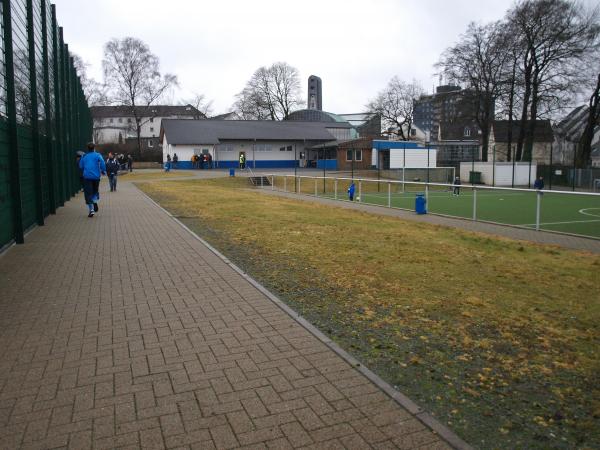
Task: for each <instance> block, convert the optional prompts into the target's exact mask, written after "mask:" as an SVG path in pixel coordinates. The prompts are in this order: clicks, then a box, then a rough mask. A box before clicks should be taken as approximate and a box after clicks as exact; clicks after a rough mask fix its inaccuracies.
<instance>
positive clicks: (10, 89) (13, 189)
mask: <svg viewBox="0 0 600 450" xmlns="http://www.w3.org/2000/svg"><path fill="white" fill-rule="evenodd" d="M2 29H3V30H4V35H3V38H4V64H5V67H6V70H5V79H6V114H7V125H8V144H9V153H8V160H9V164H10V168H11V170H9V171H8V172H9V180H10V193H11V202H12V222H13V223H12V225H13V234H14V238H15V242H16V243H17V244H22V243H23V242H25V239H24V230H23V209H22V207H21V205H22V193H21V179H20V173H21V170H20V161H19V141H18V138H17V103H16V94H15V67H14V61H13V41H12V39H13V32H12V14H11V2H10V0H2Z"/></svg>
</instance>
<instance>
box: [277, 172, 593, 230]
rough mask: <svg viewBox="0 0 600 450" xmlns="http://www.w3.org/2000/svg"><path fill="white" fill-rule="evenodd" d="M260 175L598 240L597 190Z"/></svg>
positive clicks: (283, 183) (281, 184)
mask: <svg viewBox="0 0 600 450" xmlns="http://www.w3.org/2000/svg"><path fill="white" fill-rule="evenodd" d="M266 177H267V178H268V179H269V180H270V184H271V186H270V189H273V190H279V191H283V192H293V193H298V194H302V195H311V196H316V197H324V198H329V199H334V200H340V201H349V200H348V194H347V190H348V187H349V186H350V184H351V183H352V182H354V184H355V194H354V201H356V202H359V203H363V204H368V205H375V206H382V207H387V208H398V209H405V210H412V211H414V209H415V198H416V196H417V194H422V195H424V196H425V198H426V200H427V212H428V213H431V214H439V215H444V216H450V217H458V218H464V219H470V220H476V221H485V222H492V223H498V224H504V225H512V226H518V227H523V228H530V229H534V230H542V231H553V232H561V233H568V234H573V235H578V236H585V237H591V238H597V239H600V194H598V193H589V192H572V191H542V192H538V191H536V190H533V189H518V188H517V189H513V188H500V187H488V186H481V185H471V184H463V185H460V186H455V185H453V184H451V183H426V182H417V181H397V180H385V179H379V180H375V179H368V178H354V179H352V178H348V177H327V176H325V177H316V176H295V175H282V174H278V175H267V176H266ZM457 189H458V190H457Z"/></svg>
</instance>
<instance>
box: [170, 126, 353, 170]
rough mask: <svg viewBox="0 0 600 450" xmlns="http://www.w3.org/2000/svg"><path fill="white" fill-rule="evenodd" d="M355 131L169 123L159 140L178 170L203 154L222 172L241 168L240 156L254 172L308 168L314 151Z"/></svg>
mask: <svg viewBox="0 0 600 450" xmlns="http://www.w3.org/2000/svg"><path fill="white" fill-rule="evenodd" d="M350 129H351V125H350V124H348V123H346V122H300V121H282V122H276V121H270V120H265V121H261V120H193V121H191V120H164V121H163V122H162V129H161V133H160V139H161V143H162V152H163V161H166V160H167V155H170V156H171V157H173V156H175V154H176V155H177V159H178V164H177V168H179V169H189V168H191V167H192V164H191V160H192V157H193V156H194V155H202V154H210V155H211V158H212V161H213V166H214V167H218V168H231V167H237V166H238V162H239V158H240V155H241V154H243V155H244V156H245V159H246V165H247V166H248V167H250V168H263V169H264V168H290V167H304V166H306V162H307V160H309V159H310V158H311V157H312V156H311V155H312V154H313V153H315V150H314V149H313V148H312V147H313V146H316V145H319V144H323V143H325V142H328V143H331V142H336V136H337V135H340V134H343V132H344V131H346V132H347V131H349V130H350Z"/></svg>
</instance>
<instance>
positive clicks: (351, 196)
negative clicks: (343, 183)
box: [348, 181, 356, 202]
mask: <svg viewBox="0 0 600 450" xmlns="http://www.w3.org/2000/svg"><path fill="white" fill-rule="evenodd" d="M355 191H356V186H355V185H354V181H353V182H352V184H350V187H349V188H348V200H350V201H351V202H353V201H354V192H355Z"/></svg>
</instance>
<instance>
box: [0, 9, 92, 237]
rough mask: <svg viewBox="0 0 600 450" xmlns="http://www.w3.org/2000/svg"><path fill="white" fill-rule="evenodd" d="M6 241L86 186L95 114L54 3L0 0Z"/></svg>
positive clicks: (0, 154)
mask: <svg viewBox="0 0 600 450" xmlns="http://www.w3.org/2000/svg"><path fill="white" fill-rule="evenodd" d="M0 21H1V24H2V33H1V36H0V39H1V41H0V248H2V247H4V246H6V245H8V244H10V243H11V242H17V243H22V242H23V240H24V233H25V231H26V230H27V229H29V228H31V227H32V226H35V225H36V224H37V225H42V224H43V223H44V220H45V217H46V216H48V215H49V214H53V213H55V211H56V208H58V207H60V206H62V205H64V202H65V201H67V200H68V199H69V198H71V197H72V196H73V195H74V194H75V193H77V191H78V190H79V174H78V169H77V167H76V162H75V152H76V151H77V150H79V149H81V148H83V146H84V145H85V143H86V142H87V141H90V140H91V136H92V121H91V116H90V112H89V108H88V105H87V102H86V100H85V96H84V95H83V90H82V87H81V84H80V81H79V78H78V77H77V75H76V72H75V69H74V66H73V60H72V58H71V57H70V56H69V52H68V46H67V45H66V44H65V43H64V42H63V39H62V29H61V28H60V27H59V26H58V25H57V21H56V12H55V8H54V5H52V4H50V2H48V1H46V0H2V2H1V3H0Z"/></svg>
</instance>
